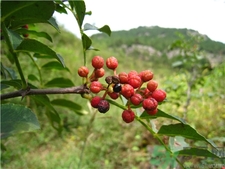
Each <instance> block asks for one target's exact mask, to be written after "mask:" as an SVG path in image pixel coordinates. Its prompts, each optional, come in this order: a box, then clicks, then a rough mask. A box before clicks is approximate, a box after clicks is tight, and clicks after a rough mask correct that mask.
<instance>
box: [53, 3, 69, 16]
mask: <svg viewBox="0 0 225 169" xmlns="http://www.w3.org/2000/svg"><path fill="white" fill-rule="evenodd" d="M55 10H56V11H57V12H58V13H61V14H62V13H64V14H67V11H66V9H65V8H64V7H63V6H61V5H60V4H56V9H55Z"/></svg>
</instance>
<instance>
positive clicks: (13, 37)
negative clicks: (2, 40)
mask: <svg viewBox="0 0 225 169" xmlns="http://www.w3.org/2000/svg"><path fill="white" fill-rule="evenodd" d="M6 31H7V34H8V37H9V41H10V43H11V44H12V47H13V49H16V48H17V47H18V46H19V45H20V44H21V43H22V41H23V38H21V36H20V35H19V34H18V33H16V32H14V31H12V30H9V29H7V28H6Z"/></svg>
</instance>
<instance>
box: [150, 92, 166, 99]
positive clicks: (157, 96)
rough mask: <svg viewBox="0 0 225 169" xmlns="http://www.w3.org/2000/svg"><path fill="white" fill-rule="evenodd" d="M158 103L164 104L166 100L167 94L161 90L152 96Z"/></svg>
mask: <svg viewBox="0 0 225 169" xmlns="http://www.w3.org/2000/svg"><path fill="white" fill-rule="evenodd" d="M151 96H152V97H153V98H154V99H155V100H156V101H158V102H162V101H163V100H164V99H165V98H166V92H165V91H164V90H161V89H157V90H155V91H154V92H153V93H152V95H151Z"/></svg>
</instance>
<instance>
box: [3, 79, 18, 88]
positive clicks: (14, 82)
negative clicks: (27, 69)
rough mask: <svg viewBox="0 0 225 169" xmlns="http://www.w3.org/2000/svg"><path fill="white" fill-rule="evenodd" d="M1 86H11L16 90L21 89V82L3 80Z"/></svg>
mask: <svg viewBox="0 0 225 169" xmlns="http://www.w3.org/2000/svg"><path fill="white" fill-rule="evenodd" d="M1 85H7V86H12V87H14V88H16V89H21V88H22V82H21V80H3V81H1Z"/></svg>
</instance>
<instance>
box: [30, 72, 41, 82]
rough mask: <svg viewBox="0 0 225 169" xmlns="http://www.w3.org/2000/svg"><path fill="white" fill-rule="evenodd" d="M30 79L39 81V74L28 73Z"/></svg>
mask: <svg viewBox="0 0 225 169" xmlns="http://www.w3.org/2000/svg"><path fill="white" fill-rule="evenodd" d="M28 79H29V80H32V81H39V79H38V78H37V76H35V75H33V74H30V75H28Z"/></svg>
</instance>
